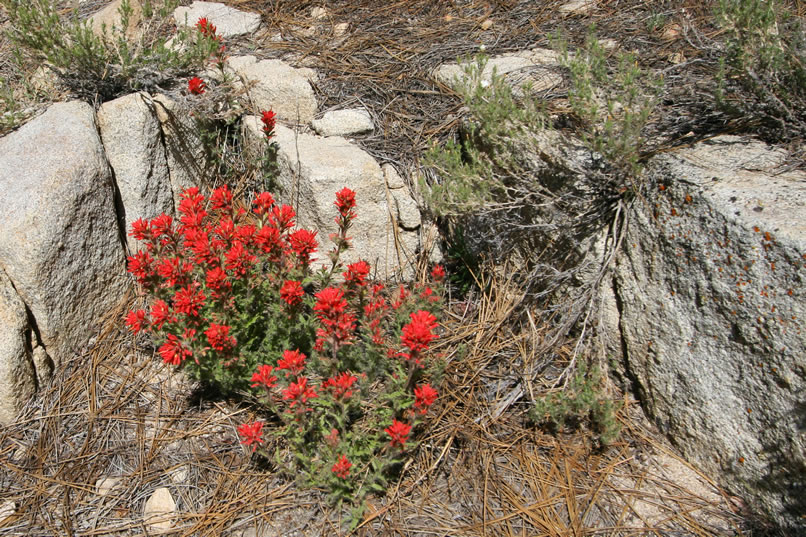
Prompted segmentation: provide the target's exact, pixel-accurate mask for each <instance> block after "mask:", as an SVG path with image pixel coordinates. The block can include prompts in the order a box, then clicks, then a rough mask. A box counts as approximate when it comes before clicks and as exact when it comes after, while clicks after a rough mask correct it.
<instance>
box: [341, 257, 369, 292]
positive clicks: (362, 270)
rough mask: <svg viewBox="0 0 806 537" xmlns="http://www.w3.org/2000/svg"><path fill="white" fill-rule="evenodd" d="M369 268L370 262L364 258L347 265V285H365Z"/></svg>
mask: <svg viewBox="0 0 806 537" xmlns="http://www.w3.org/2000/svg"><path fill="white" fill-rule="evenodd" d="M369 270H370V266H369V263H367V262H366V261H363V260H362V261H358V262H357V263H353V264H351V265H347V272H345V273H344V281H345V283H347V285H357V286H359V287H363V286H364V285H366V279H367V276H369Z"/></svg>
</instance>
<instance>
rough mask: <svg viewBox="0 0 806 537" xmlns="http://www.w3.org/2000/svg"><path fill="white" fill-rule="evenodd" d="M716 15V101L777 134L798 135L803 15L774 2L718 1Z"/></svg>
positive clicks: (802, 120) (805, 43)
mask: <svg viewBox="0 0 806 537" xmlns="http://www.w3.org/2000/svg"><path fill="white" fill-rule="evenodd" d="M716 17H717V20H718V22H719V24H720V26H721V27H722V28H723V29H724V30H725V31H726V32H727V39H726V42H725V50H724V56H723V57H722V60H721V71H720V73H719V82H720V89H719V91H718V92H717V99H718V102H719V104H721V105H722V106H723V107H725V108H727V109H729V110H733V111H737V112H739V113H741V114H743V115H745V116H748V117H749V118H751V119H755V120H761V121H763V122H764V123H767V124H772V125H773V126H774V130H775V132H776V133H777V134H778V135H779V136H781V135H782V136H784V137H785V138H787V139H789V138H792V137H793V136H794V137H802V136H803V135H804V134H806V24H804V21H803V19H802V18H801V17H798V16H797V15H794V14H792V13H790V12H789V11H788V10H787V9H786V7H785V6H783V5H782V4H781V3H780V2H777V1H775V0H720V2H719V3H718V5H717V8H716ZM737 89H743V90H744V91H741V92H737Z"/></svg>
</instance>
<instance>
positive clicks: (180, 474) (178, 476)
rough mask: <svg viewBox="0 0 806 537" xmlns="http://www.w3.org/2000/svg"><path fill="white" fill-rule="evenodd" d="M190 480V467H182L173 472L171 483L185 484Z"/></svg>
mask: <svg viewBox="0 0 806 537" xmlns="http://www.w3.org/2000/svg"><path fill="white" fill-rule="evenodd" d="M187 478H188V467H187V466H180V467H179V468H177V469H176V470H174V471H173V472H171V481H173V482H174V483H176V484H180V483H184V482H185V481H187Z"/></svg>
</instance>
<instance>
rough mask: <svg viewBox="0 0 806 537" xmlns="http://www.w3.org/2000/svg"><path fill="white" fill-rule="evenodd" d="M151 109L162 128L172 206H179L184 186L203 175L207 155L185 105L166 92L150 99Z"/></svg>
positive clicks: (196, 181) (194, 184) (191, 185)
mask: <svg viewBox="0 0 806 537" xmlns="http://www.w3.org/2000/svg"><path fill="white" fill-rule="evenodd" d="M153 105H154V112H155V113H156V115H157V119H158V120H159V122H160V125H161V127H162V135H163V143H164V144H165V158H166V160H167V162H168V176H169V178H170V182H171V190H172V191H173V199H174V209H175V210H177V211H178V209H179V201H180V199H179V196H180V194H181V193H182V192H183V191H184V190H185V189H187V188H190V187H193V186H199V184H200V183H201V182H202V179H203V177H204V174H205V167H206V163H207V155H206V154H205V152H204V144H203V142H202V139H201V135H200V133H199V127H198V125H197V124H196V121H195V120H194V119H193V116H192V114H191V110H190V108H189V107H188V106H186V105H183V104H182V103H180V102H176V101H174V100H172V99H171V98H170V97H168V96H167V95H156V96H154V98H153Z"/></svg>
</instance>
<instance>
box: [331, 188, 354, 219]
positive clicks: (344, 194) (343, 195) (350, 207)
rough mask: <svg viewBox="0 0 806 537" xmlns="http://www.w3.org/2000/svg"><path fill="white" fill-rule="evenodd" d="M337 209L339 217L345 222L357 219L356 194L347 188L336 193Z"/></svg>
mask: <svg viewBox="0 0 806 537" xmlns="http://www.w3.org/2000/svg"><path fill="white" fill-rule="evenodd" d="M335 205H336V209H338V211H339V216H341V217H342V218H344V219H345V220H352V219H353V218H355V192H353V191H352V190H350V189H349V188H347V187H344V188H342V189H341V190H339V191H338V192H336V203H335ZM336 222H338V220H336Z"/></svg>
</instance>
